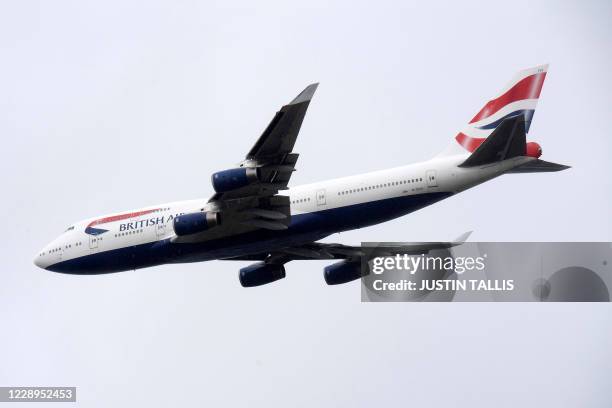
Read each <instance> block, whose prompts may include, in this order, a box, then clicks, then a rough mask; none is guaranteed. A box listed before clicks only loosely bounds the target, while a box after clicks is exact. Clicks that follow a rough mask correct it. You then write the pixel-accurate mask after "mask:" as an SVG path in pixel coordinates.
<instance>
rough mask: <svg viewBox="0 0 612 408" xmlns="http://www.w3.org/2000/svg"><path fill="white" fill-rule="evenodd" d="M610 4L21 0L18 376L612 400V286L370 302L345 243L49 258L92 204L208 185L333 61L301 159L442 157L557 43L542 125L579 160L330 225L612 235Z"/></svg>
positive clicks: (10, 180)
mask: <svg viewBox="0 0 612 408" xmlns="http://www.w3.org/2000/svg"><path fill="white" fill-rule="evenodd" d="M610 21H612V6H611V5H610V3H609V2H606V1H598V2H585V1H575V2H532V1H529V2H523V1H512V2H505V3H498V4H497V5H494V4H493V3H492V2H490V1H483V2H458V3H457V4H455V2H449V3H435V2H425V1H420V2H414V3H410V2H405V1H397V2H388V1H376V2H358V1H347V2H329V1H307V2H297V3H296V4H290V3H289V2H285V1H282V2H281V1H279V2H263V3H259V4H254V2H240V1H232V2H221V1H219V2H205V1H201V2H198V1H182V2H170V1H166V2H158V1H142V2H136V1H124V0H122V1H97V2H89V1H75V2H66V1H54V2H48V1H40V2H33V1H19V2H4V3H3V4H2V5H0V49H1V50H2V53H1V57H0V58H1V64H0V94H1V95H2V96H1V97H0V135H1V137H2V141H3V152H4V154H3V157H2V160H1V161H0V177H1V183H2V184H1V185H2V190H3V194H2V197H3V199H2V201H1V203H0V206H1V213H2V217H3V218H2V220H3V226H4V233H3V234H2V238H1V240H2V241H1V245H0V251H2V258H3V259H4V267H3V268H2V270H1V276H0V321H1V322H2V324H3V326H2V331H1V333H2V335H1V336H0V385H40V386H46V385H64V386H77V387H78V401H79V403H80V404H78V405H82V406H87V407H109V406H135V405H136V404H141V405H145V404H146V406H148V407H166V406H196V405H197V406H221V405H234V406H247V405H248V406H261V407H264V406H265V407H269V406H283V407H285V406H304V407H312V406H368V407H371V406H392V407H405V406H408V405H410V406H459V405H463V406H481V407H490V406H507V407H516V406H523V407H540V406H556V407H575V406H583V407H609V406H610V402H611V398H612V397H611V396H610V390H609V381H610V379H609V376H610V372H611V369H612V355H611V352H610V340H611V339H612V330H611V329H610V327H611V323H612V318H611V314H610V305H609V304H601V305H599V304H535V303H531V304H457V303H452V304H412V303H411V304H403V303H401V304H400V303H398V304H372V303H370V304H366V303H360V292H359V284H358V283H357V282H354V283H352V284H348V285H345V286H340V287H327V286H326V285H325V283H324V281H323V277H322V268H323V267H324V266H325V265H326V263H325V262H292V263H290V264H288V265H287V275H288V276H287V278H286V279H284V280H282V281H279V282H276V283H274V284H271V285H268V286H264V287H260V288H255V289H248V290H247V289H243V288H242V287H241V286H240V285H239V282H238V278H237V271H238V269H239V268H240V267H242V266H244V265H245V264H244V263H229V262H218V261H215V262H208V263H200V264H191V265H171V266H161V267H156V268H150V269H144V270H139V271H136V272H128V273H121V274H112V275H104V276H89V277H79V276H68V275H61V274H54V273H51V272H46V271H43V270H41V269H38V268H36V267H35V266H34V265H33V263H32V260H33V257H34V255H35V254H36V253H37V252H38V251H39V249H40V248H42V247H43V246H44V245H45V244H46V243H47V242H49V241H50V240H51V239H53V238H54V237H55V236H57V235H59V234H60V233H61V232H62V231H63V230H64V229H65V228H66V227H67V226H68V225H70V224H71V223H72V222H74V221H76V220H79V219H83V218H87V217H90V216H95V215H98V214H105V213H111V212H116V211H123V210H128V209H132V208H138V207H142V206H146V205H152V204H156V203H162V202H168V201H175V200H182V199H191V198H197V197H208V196H210V195H211V194H212V188H211V185H210V181H209V180H210V175H211V173H213V172H215V171H217V170H221V169H225V168H228V167H230V166H232V165H233V164H234V163H237V162H238V161H240V160H241V159H242V158H243V156H244V154H245V153H246V152H247V151H248V149H249V148H250V147H251V145H252V144H253V143H254V141H255V140H256V138H257V137H258V136H259V134H260V133H261V131H262V130H263V129H264V127H265V126H266V125H267V123H268V122H269V120H270V119H271V118H272V116H273V114H274V112H275V111H276V110H277V109H278V108H279V107H280V106H281V105H282V104H284V103H286V102H288V101H290V100H291V99H292V98H293V97H294V96H295V95H297V93H299V92H300V91H301V90H302V89H303V88H304V87H305V86H306V85H307V84H309V83H312V82H320V83H321V85H320V87H319V89H318V91H317V93H316V95H315V97H314V100H313V102H312V104H311V105H310V109H309V112H308V114H307V116H306V119H305V121H304V125H303V127H302V131H301V134H300V137H299V139H298V142H297V144H296V148H295V150H296V151H297V152H299V153H300V160H299V163H298V164H299V166H298V171H297V172H296V173H295V175H294V177H293V178H292V180H291V182H292V185H298V184H302V183H307V182H314V181H318V180H324V179H327V178H331V177H337V176H344V175H350V174H356V173H360V172H367V171H371V170H377V169H382V168H386V167H393V166H399V165H403V164H408V163H411V162H415V161H420V160H425V159H428V158H430V157H431V156H433V155H435V154H436V153H438V152H439V151H441V150H442V149H444V148H445V147H446V145H447V144H448V143H449V142H450V141H451V140H452V138H453V137H454V135H455V134H456V132H457V131H458V130H459V129H461V128H462V127H463V125H464V124H465V123H466V122H467V121H468V120H469V119H470V118H471V117H472V116H473V115H474V114H475V113H476V112H477V111H478V110H479V109H480V108H481V107H482V105H483V104H484V102H485V101H486V100H487V99H488V98H490V97H492V96H494V95H495V94H496V93H497V91H498V90H499V89H500V88H501V87H502V86H503V85H504V84H505V83H506V82H507V81H508V80H509V79H510V78H511V77H512V75H513V74H514V73H515V71H517V70H519V69H522V68H526V67H531V66H534V65H538V64H542V63H550V64H551V65H550V68H549V73H548V75H547V78H546V83H545V85H544V88H543V91H542V95H541V98H540V103H539V105H538V109H537V112H536V114H535V117H534V121H533V124H532V127H531V130H530V135H529V137H530V139H531V140H535V141H537V142H539V143H540V144H541V145H542V147H543V151H544V155H543V157H542V158H543V159H545V160H550V161H554V162H559V163H564V164H569V165H571V166H573V168H572V169H571V170H568V171H565V172H561V173H555V174H539V175H508V176H504V177H501V178H499V179H496V180H494V181H492V182H489V183H487V184H485V185H482V186H479V187H477V188H475V189H473V190H470V191H467V192H465V193H463V194H461V195H458V196H456V197H452V198H450V199H448V200H446V201H444V202H442V203H439V204H437V205H434V206H432V207H429V208H427V209H424V210H422V211H420V212H417V213H414V214H412V215H410V216H407V217H404V218H401V219H398V220H395V221H392V222H389V223H386V224H383V225H379V226H376V227H372V228H367V229H362V230H357V231H353V232H350V233H343V234H340V235H334V236H331V237H329V238H328V239H327V241H329V242H341V243H345V244H358V243H359V242H361V241H410V240H416V241H427V240H450V239H452V238H454V237H456V236H458V235H460V234H461V233H463V232H465V231H468V230H474V234H473V235H472V237H471V239H472V240H475V241H487V240H492V241H549V240H551V241H557V240H558V241H610V240H612V221H611V217H610V204H611V201H612V200H611V198H612V197H611V193H612V183H611V178H610V174H611V170H612V168H611V167H612V166H611V165H610V154H611V151H612V150H611V142H610V139H611V138H612V135H611V131H610V128H611V126H610V106H611V99H612V96H611V95H612V82H611V81H610V72H612V56H611V55H612V53H611V50H612V47H611V46H612V42H611V40H612V35H611V29H610ZM67 406H68V405H67ZM69 406H73V405H69Z"/></svg>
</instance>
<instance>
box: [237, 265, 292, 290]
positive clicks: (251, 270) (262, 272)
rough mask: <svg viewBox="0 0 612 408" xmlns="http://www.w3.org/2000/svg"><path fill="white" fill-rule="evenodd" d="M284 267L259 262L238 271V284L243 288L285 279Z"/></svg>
mask: <svg viewBox="0 0 612 408" xmlns="http://www.w3.org/2000/svg"><path fill="white" fill-rule="evenodd" d="M285 276H286V275H285V267H284V266H283V265H280V264H267V263H265V262H259V263H256V264H253V265H249V266H247V267H246V268H242V269H240V273H239V275H238V277H239V279H240V284H241V285H242V286H243V287H245V288H251V287H253V286H261V285H265V284H268V283H272V282H274V281H277V280H279V279H283V278H284V277H285Z"/></svg>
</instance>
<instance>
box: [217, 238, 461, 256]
mask: <svg viewBox="0 0 612 408" xmlns="http://www.w3.org/2000/svg"><path fill="white" fill-rule="evenodd" d="M471 233H472V232H471V231H469V232H466V233H464V234H462V235H460V236H459V237H457V238H456V239H455V240H454V241H451V242H394V243H388V242H385V245H384V248H385V252H387V253H388V254H389V256H393V255H396V254H408V255H420V254H426V253H428V252H430V251H433V250H436V249H447V248H452V247H454V246H458V245H461V244H463V243H464V242H465V241H466V240H467V239H468V237H469V236H470V234H471ZM365 254H366V253H365V252H364V248H363V247H362V246H351V245H343V244H331V243H319V242H312V243H309V244H304V245H299V246H293V247H287V248H282V249H279V250H276V251H274V252H271V253H260V254H254V255H250V256H246V257H237V258H230V259H227V260H232V261H266V262H268V263H283V264H284V263H287V262H289V261H297V260H326V259H358V258H360V257H362V256H363V255H365Z"/></svg>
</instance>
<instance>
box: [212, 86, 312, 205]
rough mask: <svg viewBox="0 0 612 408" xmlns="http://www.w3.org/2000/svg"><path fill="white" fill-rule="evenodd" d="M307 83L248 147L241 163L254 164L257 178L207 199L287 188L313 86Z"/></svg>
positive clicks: (267, 192) (251, 165) (221, 198)
mask: <svg viewBox="0 0 612 408" xmlns="http://www.w3.org/2000/svg"><path fill="white" fill-rule="evenodd" d="M318 85H319V84H316V83H315V84H311V85H308V86H307V87H306V88H305V89H304V90H303V91H302V92H300V94H299V95H298V96H296V97H295V98H294V99H293V100H292V101H291V102H289V103H288V104H287V105H285V106H283V107H282V108H281V109H280V110H279V111H278V112H277V113H276V115H274V117H273V118H272V121H271V122H270V124H269V125H268V126H267V127H266V129H265V130H264V132H263V133H262V134H261V136H260V137H259V139H257V142H255V145H253V147H252V148H251V150H249V152H248V153H247V155H246V158H245V159H244V161H243V162H242V163H240V166H241V167H255V168H257V169H259V171H260V177H259V181H258V182H257V183H253V184H250V185H248V186H244V187H241V188H237V189H234V190H230V191H225V192H221V193H216V194H215V195H214V196H213V197H212V198H211V199H210V201H215V202H218V201H224V200H231V199H236V198H244V197H252V196H272V195H274V194H276V193H277V192H278V191H279V190H285V189H287V185H288V183H289V179H290V178H291V173H292V172H293V171H295V163H296V162H297V159H298V156H299V155H298V154H297V153H293V146H294V145H295V141H296V140H297V136H298V133H299V132H300V128H301V126H302V121H303V120H304V116H305V115H306V110H307V109H308V105H309V104H310V100H311V99H312V97H313V95H314V93H315V91H316V90H317V86H318Z"/></svg>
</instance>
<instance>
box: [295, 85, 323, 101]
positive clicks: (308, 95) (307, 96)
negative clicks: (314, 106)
mask: <svg viewBox="0 0 612 408" xmlns="http://www.w3.org/2000/svg"><path fill="white" fill-rule="evenodd" d="M318 86H319V83H318V82H315V83H314V84H310V85H308V86H307V87H306V88H304V90H303V91H302V92H300V94H299V95H298V96H296V97H295V99H293V100H292V101H291V102H290V103H289V105H295V104H298V103H302V102H309V101H310V100H311V99H312V97H313V95H314V93H315V91H316V90H317V87H318Z"/></svg>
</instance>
